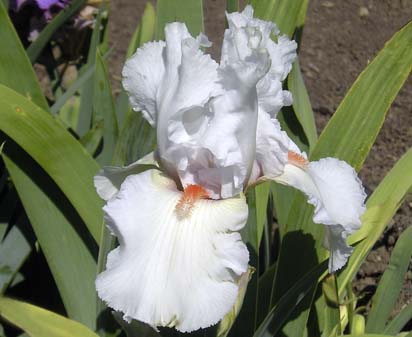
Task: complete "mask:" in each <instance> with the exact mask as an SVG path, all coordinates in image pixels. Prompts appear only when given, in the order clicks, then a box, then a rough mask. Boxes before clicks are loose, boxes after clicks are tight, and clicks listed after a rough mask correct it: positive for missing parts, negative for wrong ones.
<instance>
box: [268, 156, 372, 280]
mask: <svg viewBox="0 0 412 337" xmlns="http://www.w3.org/2000/svg"><path fill="white" fill-rule="evenodd" d="M275 181H278V182H280V183H283V184H286V185H290V186H293V187H295V188H297V189H299V190H301V191H302V192H304V193H305V194H306V195H307V196H308V202H309V203H310V204H312V205H313V206H315V213H314V216H313V221H314V222H315V223H320V224H324V225H327V226H330V228H328V230H327V233H326V237H325V243H326V245H327V247H328V248H329V249H330V251H331V258H330V260H329V271H330V272H334V271H336V270H338V269H339V268H341V267H342V266H343V265H344V264H345V263H346V260H347V258H348V256H349V255H350V252H351V248H350V247H348V246H347V244H346V242H345V239H346V237H347V236H348V235H349V234H350V233H353V232H354V231H355V230H357V229H359V228H360V226H361V219H360V218H361V216H362V214H363V213H364V212H365V205H364V202H365V198H366V194H365V191H364V189H363V186H362V183H361V181H360V180H359V178H358V177H357V174H356V172H355V170H354V169H353V168H352V167H351V166H350V165H348V164H347V163H346V162H344V161H341V160H338V159H335V158H323V159H321V160H319V161H314V162H309V161H307V160H306V158H304V157H303V156H302V155H300V154H298V153H296V152H289V161H288V164H286V165H285V168H284V172H283V174H282V175H280V176H278V177H276V178H275Z"/></svg>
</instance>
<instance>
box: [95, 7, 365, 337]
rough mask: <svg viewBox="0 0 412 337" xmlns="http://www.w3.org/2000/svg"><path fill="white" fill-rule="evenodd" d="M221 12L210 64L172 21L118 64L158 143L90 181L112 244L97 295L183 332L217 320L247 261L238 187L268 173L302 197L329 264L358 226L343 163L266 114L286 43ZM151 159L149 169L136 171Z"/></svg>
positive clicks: (355, 191) (263, 25)
mask: <svg viewBox="0 0 412 337" xmlns="http://www.w3.org/2000/svg"><path fill="white" fill-rule="evenodd" d="M227 19H228V23H229V28H228V29H227V30H226V31H225V35H224V41H223V47H222V57H221V62H220V64H218V63H216V62H215V61H213V60H212V59H211V58H210V56H209V55H207V54H204V53H203V51H202V49H201V47H206V46H210V43H209V41H208V40H207V38H206V37H205V36H204V35H202V34H201V35H199V36H198V37H197V38H193V37H192V36H191V35H190V34H189V32H188V30H187V28H186V26H185V25H184V24H183V23H177V22H176V23H172V24H168V25H167V26H166V28H165V36H166V41H159V42H150V43H147V44H145V45H144V46H143V47H141V48H139V49H138V50H137V52H136V53H135V54H134V55H133V56H132V57H131V58H130V59H129V60H128V61H127V62H126V64H125V66H124V69H123V77H124V80H123V85H124V87H125V89H126V90H127V91H128V93H129V95H130V102H131V104H132V106H133V108H134V110H136V111H142V113H143V115H144V117H145V118H146V119H147V121H148V122H149V123H150V124H151V125H152V126H153V127H155V128H156V130H157V145H158V148H157V151H156V153H155V155H154V156H153V155H152V156H151V157H152V159H150V158H144V159H143V160H141V161H139V162H137V163H134V164H132V165H130V166H128V167H126V168H106V169H104V170H103V171H102V172H100V173H99V174H98V175H97V176H96V178H95V185H96V188H97V191H98V193H99V195H100V196H101V197H102V198H103V199H105V200H106V201H107V204H106V206H105V207H104V212H105V220H106V223H107V225H108V226H109V228H110V230H111V231H112V232H113V234H114V235H116V237H117V238H118V240H119V243H120V245H119V247H117V248H116V249H114V250H113V251H112V252H110V254H109V256H108V262H107V267H106V271H104V272H103V273H101V274H100V275H99V276H98V279H97V281H96V286H97V291H98V294H99V296H100V298H102V299H103V300H104V301H105V302H107V304H108V305H109V306H110V307H112V308H113V309H115V310H118V311H121V312H123V313H124V315H125V318H127V319H137V320H140V321H143V322H146V323H148V324H150V325H152V326H170V327H171V326H174V327H175V328H176V329H177V330H179V331H183V332H187V331H193V330H197V329H199V328H205V327H208V326H211V325H213V324H215V323H217V322H218V321H219V320H221V319H222V318H223V316H224V315H225V314H226V313H227V312H228V311H229V310H230V309H231V307H232V305H233V304H234V303H235V301H236V297H237V295H238V280H239V278H240V276H241V275H242V274H243V273H245V272H246V271H247V268H248V260H249V254H248V251H247V248H246V246H245V244H244V243H243V242H242V239H241V236H240V234H239V230H240V229H242V228H243V227H244V225H245V223H246V220H247V216H248V207H247V204H246V200H245V197H244V195H243V194H242V192H243V191H244V189H245V188H246V186H247V185H248V184H252V183H253V184H254V183H258V182H259V181H260V180H264V179H272V180H275V181H278V182H280V183H283V184H287V185H291V186H294V187H296V188H298V189H300V190H301V191H303V192H304V193H306V194H307V195H308V197H309V202H310V203H311V204H313V205H314V206H315V215H314V221H315V222H316V223H322V224H325V225H327V228H328V231H327V240H326V241H327V244H328V247H329V249H330V250H331V259H330V264H329V269H330V271H331V272H332V271H335V270H337V269H338V268H340V267H342V266H343V265H344V264H345V262H346V260H347V258H348V256H349V255H350V252H351V248H350V247H348V246H347V245H346V243H345V239H346V237H347V235H348V234H349V233H351V232H353V231H354V230H356V229H358V228H359V226H360V224H361V221H360V216H361V215H362V213H363V212H364V199H365V193H364V191H363V188H362V185H361V183H360V181H359V179H358V178H357V175H356V173H355V171H354V170H353V168H351V167H350V166H349V165H348V164H346V163H345V162H343V161H339V160H337V159H334V158H326V159H322V160H320V161H317V162H309V161H308V160H307V159H306V155H305V154H304V153H301V152H300V151H299V149H298V148H297V146H296V145H295V144H294V143H293V142H292V141H291V140H290V139H289V137H288V136H287V135H286V133H285V132H284V131H281V129H280V125H279V122H278V121H277V119H276V114H277V112H278V111H279V110H280V108H281V107H282V106H285V105H290V104H291V103H292V97H291V94H290V93H289V92H288V91H284V90H282V81H283V80H284V79H285V78H286V76H287V74H288V73H289V71H290V70H291V66H292V62H293V60H294V59H295V57H296V43H295V42H294V41H290V40H289V39H288V38H287V37H286V36H281V35H279V31H278V30H277V28H276V26H275V25H274V24H273V23H271V22H266V21H262V20H258V19H255V18H253V9H252V7H250V6H248V7H246V9H245V10H244V11H243V12H242V13H232V14H228V15H227ZM272 34H274V35H276V36H277V42H274V41H273V40H272V39H271V35H272ZM154 158H155V159H156V160H154ZM154 162H156V163H158V164H157V165H158V166H159V168H160V169H149V170H146V171H143V172H142V166H141V165H140V164H148V163H149V164H150V163H154Z"/></svg>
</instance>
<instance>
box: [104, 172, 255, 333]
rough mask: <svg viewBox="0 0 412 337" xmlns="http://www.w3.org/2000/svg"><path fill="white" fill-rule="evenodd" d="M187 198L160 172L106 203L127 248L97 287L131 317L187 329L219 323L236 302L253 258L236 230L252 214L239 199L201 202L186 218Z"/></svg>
mask: <svg viewBox="0 0 412 337" xmlns="http://www.w3.org/2000/svg"><path fill="white" fill-rule="evenodd" d="M181 198H182V192H180V191H178V190H177V189H176V185H175V183H174V182H173V181H172V180H171V179H169V178H166V177H165V176H163V175H162V174H161V173H160V172H159V171H155V170H149V171H145V172H143V173H140V174H137V175H131V176H128V177H127V178H126V180H125V181H124V182H123V184H122V186H121V189H120V191H119V192H118V193H117V195H116V196H115V198H113V199H111V200H110V201H109V202H108V203H107V205H106V206H105V207H104V211H105V217H106V221H107V224H108V226H109V227H110V229H111V230H112V231H113V233H114V234H115V235H116V236H117V237H118V239H119V242H120V246H119V247H118V248H116V249H115V250H113V251H112V252H111V253H110V254H109V258H108V263H107V269H106V271H104V272H103V273H102V274H100V275H99V276H98V279H97V281H96V287H97V291H98V294H99V296H100V297H101V298H102V299H103V300H104V301H105V302H107V303H108V305H109V306H110V307H112V308H114V309H115V310H118V311H122V312H123V313H124V315H125V316H126V317H128V318H134V319H137V320H140V321H143V322H146V323H148V324H151V325H153V326H175V327H176V329H178V330H180V331H183V332H186V331H193V330H196V329H199V328H204V327H208V326H211V325H213V324H215V323H217V322H218V321H219V320H220V319H222V318H223V316H224V315H225V314H226V313H227V312H228V311H229V310H230V309H231V307H232V305H233V304H234V303H235V301H236V297H237V294H238V286H237V281H238V278H239V277H240V275H241V274H242V273H244V272H246V271H247V263H248V251H247V249H246V246H245V245H244V244H243V243H242V241H241V237H240V235H239V233H238V232H237V231H239V230H240V229H241V228H242V227H243V226H244V225H245V222H246V219H247V213H248V211H247V205H246V202H245V199H244V197H243V196H240V197H237V198H231V199H227V200H219V201H213V200H198V201H197V202H195V203H194V204H193V207H191V209H189V211H188V212H187V213H185V214H186V215H187V216H183V217H182V216H181V215H180V216H179V213H178V212H177V211H176V206H177V204H178V203H179V200H181Z"/></svg>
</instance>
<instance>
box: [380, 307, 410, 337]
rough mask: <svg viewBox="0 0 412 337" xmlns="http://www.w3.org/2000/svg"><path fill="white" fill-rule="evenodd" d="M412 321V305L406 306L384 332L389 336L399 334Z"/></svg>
mask: <svg viewBox="0 0 412 337" xmlns="http://www.w3.org/2000/svg"><path fill="white" fill-rule="evenodd" d="M411 319H412V303H410V304H408V305H407V306H405V307H404V308H403V309H402V310H401V312H400V313H399V314H398V315H396V316H395V317H394V318H393V319H392V320H391V321H390V322H389V323H388V325H387V326H386V327H385V329H384V330H383V332H384V333H385V334H388V335H396V334H398V333H399V332H400V331H401V330H402V329H403V327H404V326H405V325H406V324H407V323H408V322H409V321H410V320H411Z"/></svg>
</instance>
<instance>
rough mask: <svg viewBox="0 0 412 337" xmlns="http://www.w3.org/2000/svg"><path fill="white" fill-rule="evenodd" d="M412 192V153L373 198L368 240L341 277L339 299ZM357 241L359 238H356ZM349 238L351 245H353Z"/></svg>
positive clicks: (365, 221)
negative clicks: (406, 197) (407, 195)
mask: <svg viewBox="0 0 412 337" xmlns="http://www.w3.org/2000/svg"><path fill="white" fill-rule="evenodd" d="M411 188H412V149H411V150H409V151H408V152H406V154H405V155H404V156H403V157H402V158H401V159H400V160H399V161H398V162H397V163H396V165H395V166H394V167H393V168H392V170H391V171H389V173H388V174H387V175H386V177H385V179H384V180H383V181H382V182H381V183H380V184H379V186H378V187H377V188H376V190H375V191H374V192H373V194H372V195H371V197H370V198H369V200H368V202H367V204H366V206H367V210H366V212H365V214H364V215H363V218H362V223H363V227H362V228H361V230H360V232H361V234H362V232H363V235H362V236H363V237H365V238H366V239H364V240H363V241H362V242H360V243H359V244H358V245H357V246H356V247H355V249H354V251H353V253H352V256H351V257H350V259H349V261H348V264H347V266H346V268H345V270H343V271H342V273H341V274H339V277H338V284H339V295H340V296H341V295H342V294H343V293H344V290H345V287H346V286H347V284H348V283H349V282H350V281H351V280H352V279H353V277H354V276H355V274H356V273H357V271H358V269H359V267H360V266H361V264H362V262H363V260H364V259H365V258H366V256H367V254H368V253H369V251H370V250H371V249H372V247H373V245H374V244H375V242H376V241H377V240H378V239H379V237H380V235H381V234H382V232H383V231H384V229H385V226H386V225H387V224H388V223H389V221H390V219H392V217H393V216H394V214H395V212H396V210H397V209H398V207H399V206H400V204H401V202H402V200H403V199H404V197H405V195H406V193H408V191H409V190H410V189H411ZM353 237H355V236H353ZM353 237H352V238H349V239H350V240H349V242H351V241H353Z"/></svg>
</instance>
